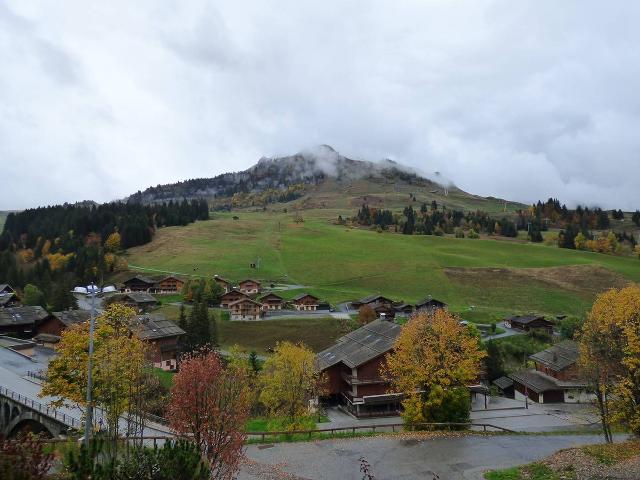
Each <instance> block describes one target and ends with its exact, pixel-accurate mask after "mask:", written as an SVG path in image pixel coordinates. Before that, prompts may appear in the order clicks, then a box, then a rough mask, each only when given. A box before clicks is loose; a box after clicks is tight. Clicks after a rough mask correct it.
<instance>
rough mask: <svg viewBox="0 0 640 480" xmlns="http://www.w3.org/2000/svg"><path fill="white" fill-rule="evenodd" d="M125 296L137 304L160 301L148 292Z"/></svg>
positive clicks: (126, 294) (132, 293)
mask: <svg viewBox="0 0 640 480" xmlns="http://www.w3.org/2000/svg"><path fill="white" fill-rule="evenodd" d="M124 296H125V297H129V298H130V299H131V300H133V301H134V302H136V303H158V299H157V298H156V297H154V296H153V295H151V294H150V293H147V292H131V293H125V294H124Z"/></svg>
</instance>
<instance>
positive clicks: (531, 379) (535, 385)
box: [509, 370, 588, 393]
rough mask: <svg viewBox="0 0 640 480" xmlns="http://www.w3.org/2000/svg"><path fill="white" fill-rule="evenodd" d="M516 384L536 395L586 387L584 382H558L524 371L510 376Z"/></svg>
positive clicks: (535, 371) (547, 376) (539, 374)
mask: <svg viewBox="0 0 640 480" xmlns="http://www.w3.org/2000/svg"><path fill="white" fill-rule="evenodd" d="M509 376H510V377H511V378H512V379H513V380H514V381H515V382H518V383H520V384H521V385H524V386H526V387H527V388H528V389H530V390H533V391H534V392H536V393H544V392H546V391H548V390H564V389H567V388H580V387H583V388H584V387H586V386H587V385H588V384H587V383H586V382H585V381H583V380H576V381H567V380H558V379H557V378H553V377H551V376H549V375H546V374H545V373H542V372H539V371H537V370H523V371H521V372H516V373H512V374H510V375H509Z"/></svg>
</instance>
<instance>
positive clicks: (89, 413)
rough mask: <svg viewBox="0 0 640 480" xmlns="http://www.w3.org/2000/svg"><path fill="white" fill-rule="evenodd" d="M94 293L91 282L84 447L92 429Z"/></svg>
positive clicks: (87, 445) (87, 442)
mask: <svg viewBox="0 0 640 480" xmlns="http://www.w3.org/2000/svg"><path fill="white" fill-rule="evenodd" d="M96 291H97V287H96V286H95V284H94V283H93V282H92V283H91V285H90V286H89V288H88V289H87V293H88V294H89V295H90V296H91V319H90V321H89V357H88V361H87V364H88V367H87V368H88V370H87V415H86V417H87V418H86V419H85V424H84V445H85V446H86V447H87V448H88V447H89V440H90V439H91V429H92V427H93V425H92V424H93V404H92V402H93V399H92V396H91V389H92V388H93V385H92V383H93V382H92V378H91V373H92V372H91V370H92V369H93V368H92V363H93V331H94V328H95V323H96V303H95V302H96Z"/></svg>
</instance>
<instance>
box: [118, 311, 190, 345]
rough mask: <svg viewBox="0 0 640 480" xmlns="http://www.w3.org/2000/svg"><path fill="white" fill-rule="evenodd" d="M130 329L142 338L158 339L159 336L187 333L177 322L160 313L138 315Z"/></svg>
mask: <svg viewBox="0 0 640 480" xmlns="http://www.w3.org/2000/svg"><path fill="white" fill-rule="evenodd" d="M130 329H131V331H132V332H134V333H135V334H136V336H137V337H138V338H139V339H140V340H156V339H158V338H165V337H175V336H178V335H184V333H185V331H184V330H182V329H181V328H180V327H178V326H177V325H176V324H175V323H173V322H172V321H171V320H167V319H166V318H165V316H164V315H160V314H146V315H136V316H135V317H134V320H133V322H132V323H131V325H130Z"/></svg>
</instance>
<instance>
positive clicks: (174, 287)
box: [153, 275, 184, 294]
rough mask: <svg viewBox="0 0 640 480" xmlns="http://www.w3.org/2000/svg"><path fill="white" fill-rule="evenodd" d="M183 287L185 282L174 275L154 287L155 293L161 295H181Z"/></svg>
mask: <svg viewBox="0 0 640 480" xmlns="http://www.w3.org/2000/svg"><path fill="white" fill-rule="evenodd" d="M183 286H184V280H181V279H179V278H178V277H174V276H173V275H169V276H167V277H163V278H161V279H160V280H158V281H156V283H155V285H154V287H153V292H154V293H160V294H163V293H179V292H180V291H182V287H183Z"/></svg>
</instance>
